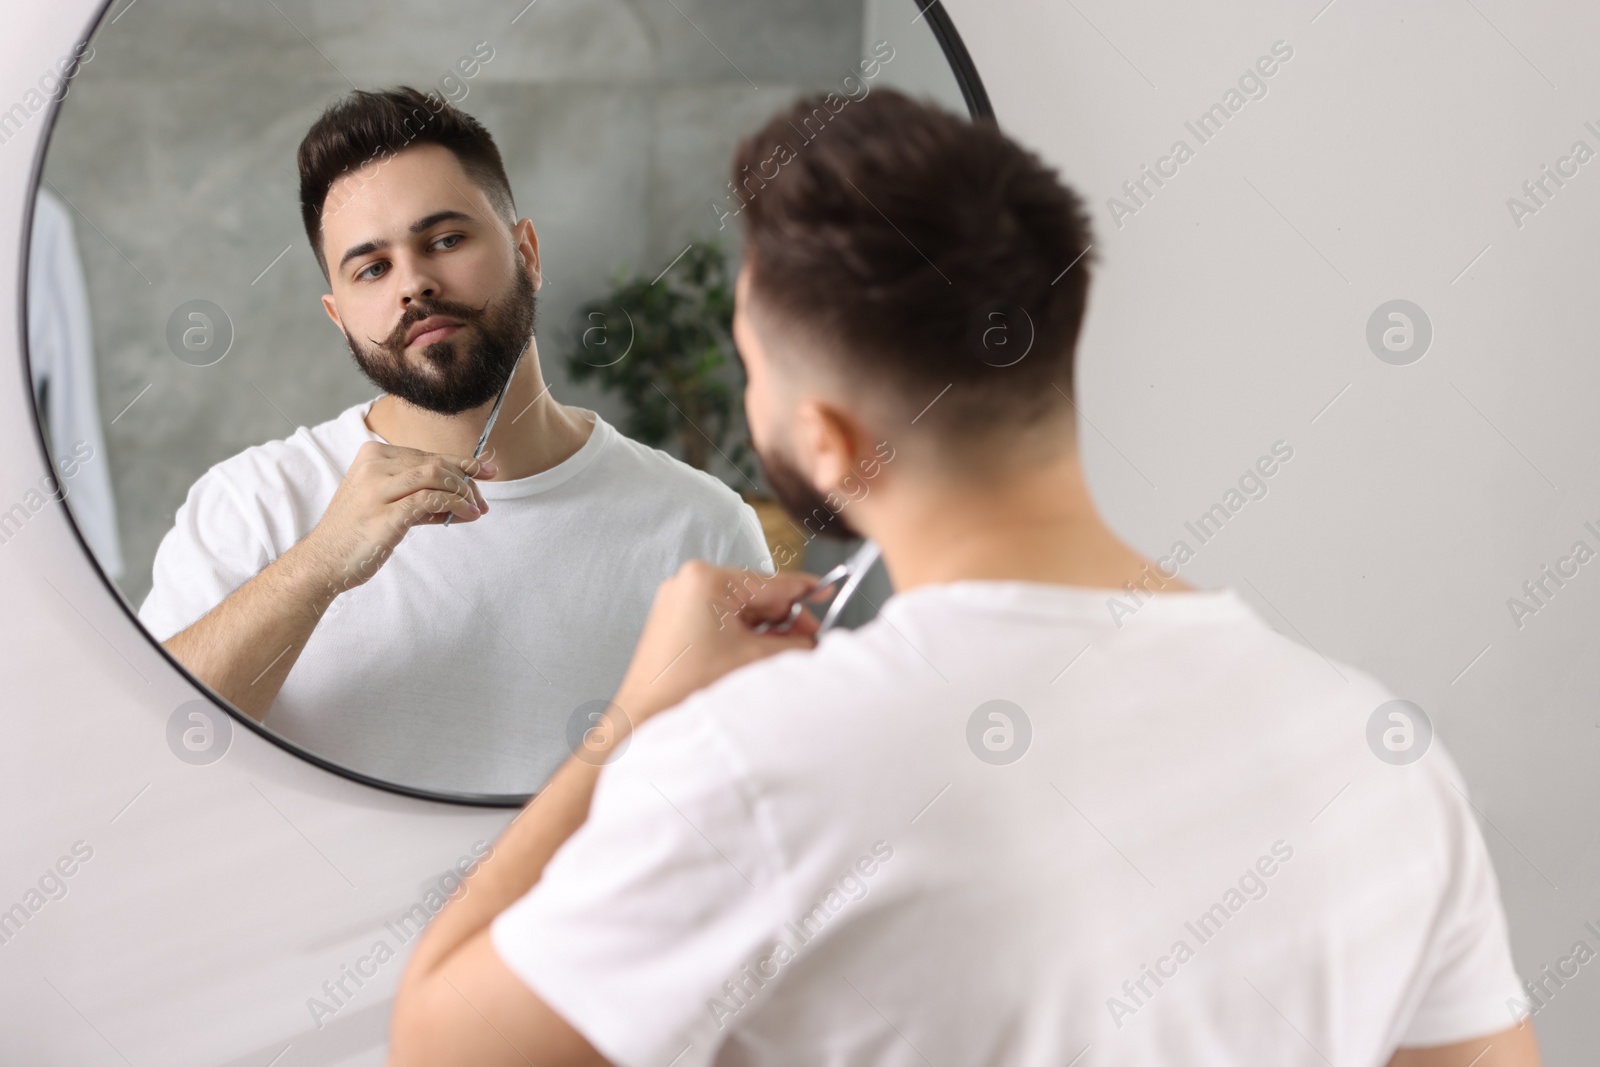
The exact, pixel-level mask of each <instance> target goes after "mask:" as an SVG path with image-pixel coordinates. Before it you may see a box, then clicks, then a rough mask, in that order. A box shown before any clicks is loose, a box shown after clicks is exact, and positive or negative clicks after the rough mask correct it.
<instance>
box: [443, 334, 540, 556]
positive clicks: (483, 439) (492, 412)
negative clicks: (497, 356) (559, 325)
mask: <svg viewBox="0 0 1600 1067" xmlns="http://www.w3.org/2000/svg"><path fill="white" fill-rule="evenodd" d="M522 351H523V352H526V351H528V346H527V345H523V346H522ZM521 362H522V354H521V353H518V355H517V362H516V363H513V364H511V373H510V374H508V375H506V384H504V385H502V386H501V387H500V395H499V396H497V397H496V398H495V401H494V407H492V408H490V409H489V421H488V422H486V423H484V424H483V433H482V434H481V435H480V436H479V437H478V447H477V448H474V449H473V450H472V458H473V459H477V458H478V457H479V456H481V455H483V446H484V445H486V444H488V443H489V431H490V430H493V429H494V420H495V419H498V418H499V417H500V405H501V404H504V403H505V402H506V393H507V392H509V391H510V389H511V379H512V378H514V377H516V374H517V364H518V363H521ZM455 517H456V513H455V512H453V511H452V512H451V513H450V514H448V515H446V516H445V517H444V525H446V526H449V525H450V520H451V519H453V518H455Z"/></svg>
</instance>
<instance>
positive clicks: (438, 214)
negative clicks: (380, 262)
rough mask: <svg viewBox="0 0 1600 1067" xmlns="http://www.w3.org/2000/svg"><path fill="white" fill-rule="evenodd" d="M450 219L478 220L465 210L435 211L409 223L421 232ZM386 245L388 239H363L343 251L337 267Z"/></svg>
mask: <svg viewBox="0 0 1600 1067" xmlns="http://www.w3.org/2000/svg"><path fill="white" fill-rule="evenodd" d="M452 220H460V221H462V222H476V221H478V220H477V219H475V218H473V217H472V216H471V215H468V214H467V213H466V212H465V211H454V210H447V211H435V212H434V213H433V214H432V215H425V216H423V217H422V218H420V219H418V220H417V221H416V222H413V223H412V224H411V232H412V233H422V232H423V231H424V230H429V229H432V228H433V227H435V226H437V225H439V223H441V222H450V221H452ZM388 247H389V242H388V241H363V242H361V243H360V244H358V245H355V246H354V247H352V248H351V249H350V250H349V251H347V252H345V254H344V255H343V256H340V257H339V269H340V270H343V269H344V265H345V264H346V263H348V262H350V261H351V260H352V259H355V258H356V257H357V256H365V255H367V254H369V253H372V252H376V251H378V250H379V249H382V248H388Z"/></svg>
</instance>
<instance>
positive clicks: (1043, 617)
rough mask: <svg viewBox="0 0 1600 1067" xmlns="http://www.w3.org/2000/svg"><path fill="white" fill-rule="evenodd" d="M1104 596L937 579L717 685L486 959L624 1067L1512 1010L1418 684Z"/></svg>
mask: <svg viewBox="0 0 1600 1067" xmlns="http://www.w3.org/2000/svg"><path fill="white" fill-rule="evenodd" d="M1109 592H1110V590H1104V589H1090V588H1084V587H1071V586H1061V585H1047V584H1043V583H1031V582H1004V581H962V582H955V583H950V584H944V585H932V586H923V587H918V588H916V589H913V590H909V591H907V592H903V593H898V594H896V595H894V596H892V597H891V598H889V600H888V601H886V603H885V604H884V607H883V609H882V613H881V614H880V615H879V617H878V618H877V619H875V620H873V621H872V622H869V623H867V624H866V625H865V626H863V627H861V628H859V629H857V630H854V631H839V630H834V631H830V632H829V633H827V634H825V635H824V636H823V637H822V639H821V641H820V644H819V646H818V647H817V648H816V649H815V650H812V651H798V650H791V651H787V652H783V653H780V654H778V655H776V656H774V657H771V658H769V659H766V660H763V661H760V662H757V663H755V664H751V665H749V666H747V667H744V668H741V669H739V670H737V671H734V672H733V673H731V674H728V675H726V676H724V677H723V678H721V679H719V680H718V681H717V682H715V683H713V684H712V685H710V686H708V687H706V688H705V689H703V690H701V691H699V692H698V693H695V694H693V695H692V696H691V697H689V698H688V699H687V700H685V701H684V702H683V703H682V704H680V705H678V706H677V707H675V708H673V709H671V710H669V711H666V712H664V713H662V714H660V715H658V716H657V717H655V718H653V719H651V720H650V721H648V722H646V723H645V724H643V725H642V726H641V727H640V729H639V730H638V731H637V733H636V734H635V735H634V736H633V737H632V738H631V739H630V740H631V744H630V745H629V746H628V747H627V748H626V749H624V750H623V751H622V753H621V754H620V756H618V757H616V758H615V759H614V760H613V762H612V763H611V764H610V765H609V766H607V767H606V768H605V770H604V771H603V772H602V774H601V777H600V781H599V785H598V787H597V789H596V791H595V795H594V800H593V805H592V807H591V809H590V813H589V817H588V820H587V821H586V822H585V823H584V825H583V826H582V827H581V828H579V830H578V831H577V832H576V833H575V834H574V835H573V836H572V838H571V839H570V840H568V841H567V842H566V843H565V844H564V845H563V846H562V848H561V849H560V850H558V851H557V852H556V854H555V855H554V856H553V857H552V858H551V861H550V863H549V865H548V867H547V868H546V870H545V872H544V874H543V877H542V878H541V879H540V880H539V882H538V883H537V884H536V885H535V886H534V887H533V889H532V890H530V891H529V892H528V893H527V894H526V895H525V896H523V897H522V898H521V899H520V900H518V901H516V902H514V903H513V904H512V905H511V906H510V907H509V908H507V909H506V910H505V911H504V912H502V913H501V914H500V915H499V916H497V917H496V918H495V920H494V922H493V924H492V926H491V936H492V940H493V943H494V945H495V947H496V950H497V951H498V953H499V954H500V956H501V957H502V959H504V961H505V962H506V964H507V966H508V967H510V968H511V970H512V971H513V972H514V973H516V974H517V975H518V976H519V977H521V978H522V979H523V980H524V981H525V982H526V983H527V984H528V985H529V987H530V988H532V989H533V990H534V991H535V992H537V993H538V995H539V996H540V997H541V998H543V999H544V1000H545V1001H547V1002H548V1003H549V1004H550V1005H551V1006H552V1007H553V1008H554V1009H555V1010H556V1011H557V1012H558V1013H559V1014H561V1015H562V1016H563V1017H564V1018H565V1019H567V1020H568V1022H569V1023H571V1024H572V1025H573V1026H574V1027H575V1028H576V1029H577V1030H578V1031H579V1032H581V1033H582V1034H584V1035H585V1036H586V1037H587V1038H588V1039H589V1041H590V1042H591V1043H592V1044H594V1046H595V1047H596V1048H598V1049H599V1051H600V1052H601V1053H602V1054H604V1055H605V1056H606V1057H608V1058H609V1059H610V1060H611V1061H613V1062H614V1063H617V1064H619V1065H622V1067H663V1065H665V1064H668V1063H671V1064H673V1065H674V1067H695V1065H702V1064H708V1063H716V1064H719V1065H723V1067H731V1065H735V1064H737V1065H740V1067H753V1065H757V1064H761V1065H772V1064H793V1065H795V1067H801V1065H804V1067H815V1065H818V1064H829V1065H835V1067H843V1065H856V1064H860V1065H867V1064H871V1065H874V1067H927V1065H928V1064H929V1063H937V1064H980V1063H981V1064H1019V1065H1020V1064H1029V1065H1032V1064H1038V1065H1049V1067H1066V1065H1067V1064H1078V1065H1079V1067H1089V1065H1093V1067H1104V1065H1109V1064H1126V1065H1130V1067H1131V1065H1141V1067H1148V1065H1152V1064H1185V1065H1188V1064H1216V1065H1222V1064H1228V1065H1235V1064H1271V1065H1273V1067H1288V1065H1300V1064H1303V1065H1306V1067H1327V1064H1328V1063H1335V1064H1378V1063H1382V1062H1384V1061H1385V1060H1386V1059H1387V1057H1388V1055H1389V1053H1390V1051H1391V1050H1392V1049H1393V1048H1394V1047H1396V1046H1397V1045H1399V1044H1407V1045H1430V1044H1442V1043H1448V1042H1452V1041H1456V1040H1465V1039H1466V1038H1468V1037H1471V1036H1475V1035H1479V1034H1484V1033H1491V1032H1495V1031H1499V1030H1503V1029H1505V1028H1507V1027H1509V1026H1511V1025H1513V1024H1514V1023H1515V1022H1516V1019H1515V1017H1514V1016H1513V1015H1511V1014H1510V1013H1509V1011H1508V1007H1507V998H1508V997H1518V998H1520V997H1521V996H1522V989H1521V986H1520V985H1519V983H1518V981H1517V976H1516V974H1515V972H1514V970H1513V968H1512V963H1511V957H1510V951H1509V947H1508V944H1507V934H1506V926H1505V918H1504V914H1503V911H1502V908H1501V904H1500V900H1499V891H1498V888H1497V884H1496V881H1495V877H1494V872H1493V870H1492V868H1491V866H1490V862H1489V858H1488V855H1487V853H1486V851H1485V847H1484V843H1483V840H1482V837H1481V836H1480V834H1479V831H1478V828H1477V824H1476V823H1475V822H1474V820H1473V815H1472V812H1471V810H1470V809H1469V807H1468V805H1467V803H1466V801H1465V798H1464V797H1463V795H1462V794H1461V793H1459V792H1458V789H1460V788H1462V786H1461V784H1460V780H1459V777H1458V774H1457V771H1456V769H1455V767H1454V765H1453V764H1452V763H1451V761H1450V759H1449V758H1448V756H1447V755H1446V753H1445V750H1444V748H1443V747H1442V746H1441V745H1439V744H1438V742H1437V739H1435V740H1434V742H1433V744H1432V746H1431V748H1430V749H1429V750H1427V751H1426V753H1425V755H1424V756H1423V757H1422V759H1420V760H1419V761H1418V762H1415V763H1413V764H1411V765H1408V766H1393V765H1390V764H1388V763H1385V762H1381V761H1380V760H1379V759H1378V758H1377V757H1376V756H1375V755H1374V754H1373V752H1372V751H1371V750H1369V748H1368V746H1367V741H1366V728H1367V720H1368V718H1369V716H1370V715H1371V714H1372V712H1373V711H1374V709H1376V708H1377V707H1378V706H1379V705H1380V704H1382V703H1384V702H1385V701H1387V700H1389V699H1391V698H1392V695H1391V694H1390V693H1389V692H1388V691H1387V690H1386V689H1385V688H1384V687H1383V686H1382V685H1381V684H1380V683H1378V682H1377V681H1376V680H1375V679H1373V678H1372V677H1371V676H1369V675H1367V674H1365V673H1363V672H1361V671H1359V670H1356V669H1354V668H1351V667H1349V666H1346V665H1342V664H1341V665H1339V666H1338V669H1337V671H1336V670H1335V668H1334V667H1333V666H1330V664H1329V663H1328V661H1326V660H1324V659H1323V658H1322V657H1321V656H1319V655H1317V654H1316V653H1313V652H1311V651H1308V650H1306V649H1305V648H1303V647H1301V646H1300V645H1297V644H1295V643H1293V642H1292V641H1290V640H1288V639H1287V638H1285V637H1283V636H1280V635H1279V634H1277V633H1276V632H1274V631H1273V630H1272V629H1271V628H1269V627H1268V626H1267V625H1266V624H1265V622H1264V621H1263V620H1262V619H1261V618H1260V616H1258V615H1257V614H1256V613H1255V611H1254V610H1253V609H1252V608H1251V607H1250V606H1249V605H1248V604H1247V603H1246V602H1245V601H1244V600H1243V599H1242V598H1240V597H1239V595H1238V594H1237V593H1236V592H1235V591H1234V590H1232V589H1219V590H1206V591H1200V592H1193V593H1182V594H1160V595H1157V596H1156V597H1155V598H1154V599H1153V600H1150V601H1148V602H1147V603H1146V604H1145V606H1143V607H1142V608H1141V609H1140V610H1139V611H1138V613H1137V615H1136V616H1134V617H1133V618H1130V619H1125V620H1124V622H1123V625H1122V626H1121V627H1120V628H1119V627H1118V626H1117V625H1116V624H1115V623H1113V622H1112V621H1111V620H1110V615H1109V612H1108V610H1107V607H1106V597H1107V594H1108V593H1109ZM1341 672H1342V675H1343V676H1342V677H1341ZM991 701H1009V702H1012V705H1014V706H1012V707H1008V706H1006V705H992V704H990V703H989V702H991ZM986 705H987V706H986ZM1016 708H1020V709H1021V714H1020V715H1019V714H1017V712H1016V710H1015V709H1016ZM995 711H1002V712H1006V715H1005V716H1004V718H1002V719H994V718H991V717H990V715H991V713H992V712H995ZM1024 717H1025V718H1026V721H1027V724H1028V726H1027V728H1026V729H1025V728H1024V726H1023V719H1024ZM1007 723H1009V724H1010V725H1009V732H1008V727H1007ZM1027 734H1031V737H1028V736H1026V735H1027ZM1016 752H1021V753H1022V755H1021V757H1020V758H1019V759H1016V761H1015V762H1012V763H1009V764H1001V763H995V762H990V761H989V760H999V759H1001V758H1004V757H1006V756H1009V755H1011V754H1013V753H1016ZM978 753H983V754H984V755H986V756H988V757H989V760H985V759H983V758H980V756H979V755H978ZM1330 802H1331V803H1330ZM1180 946H1182V947H1180ZM1146 967H1148V968H1151V969H1152V970H1148V971H1147V970H1146V969H1145V968H1146ZM1125 982H1126V983H1127V985H1124V983H1125ZM1158 983H1159V984H1158ZM1085 1049H1092V1051H1089V1052H1088V1053H1087V1054H1085ZM1079 1056H1082V1057H1083V1058H1082V1059H1077V1058H1076V1057H1079ZM1324 1057H1325V1058H1326V1059H1324Z"/></svg>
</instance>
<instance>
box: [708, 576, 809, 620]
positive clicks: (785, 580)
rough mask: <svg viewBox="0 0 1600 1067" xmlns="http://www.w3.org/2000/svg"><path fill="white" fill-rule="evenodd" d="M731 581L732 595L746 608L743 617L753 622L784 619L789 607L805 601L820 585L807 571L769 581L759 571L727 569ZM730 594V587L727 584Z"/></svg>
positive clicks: (770, 578) (742, 609)
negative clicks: (802, 599)
mask: <svg viewBox="0 0 1600 1067" xmlns="http://www.w3.org/2000/svg"><path fill="white" fill-rule="evenodd" d="M725 569H726V570H727V572H728V578H727V579H726V580H727V581H731V583H732V587H733V588H732V590H731V591H730V592H729V595H732V596H737V597H738V600H739V602H740V603H741V604H742V607H741V608H740V614H741V615H742V616H743V617H744V618H745V619H747V620H750V621H752V622H762V621H765V620H768V619H781V618H783V617H784V615H785V614H787V613H788V611H789V605H790V604H793V603H794V602H795V601H796V600H799V599H801V598H803V597H805V596H806V595H807V594H808V593H810V592H811V591H812V590H813V589H815V588H816V585H817V576H816V575H815V574H806V573H805V572H804V571H780V572H779V573H777V574H775V575H773V576H771V577H768V576H767V575H764V574H762V573H761V572H759V571H753V570H747V569H744V568H738V567H729V568H725ZM723 588H724V589H725V590H727V588H728V586H727V585H726V584H724V586H723Z"/></svg>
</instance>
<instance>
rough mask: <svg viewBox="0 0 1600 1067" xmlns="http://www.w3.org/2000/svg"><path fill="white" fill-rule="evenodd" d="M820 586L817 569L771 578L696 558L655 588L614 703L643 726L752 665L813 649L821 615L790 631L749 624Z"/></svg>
mask: <svg viewBox="0 0 1600 1067" xmlns="http://www.w3.org/2000/svg"><path fill="white" fill-rule="evenodd" d="M816 584H817V576H816V575H814V574H804V573H791V574H783V573H780V574H777V575H775V576H773V577H771V578H768V577H766V576H764V575H762V574H760V573H759V572H757V571H753V570H748V569H746V568H742V567H718V566H716V565H715V564H711V563H707V562H705V561H703V560H690V561H689V562H688V563H685V564H684V565H683V566H682V567H680V568H678V573H677V574H675V575H673V576H672V577H671V578H668V579H667V580H666V581H665V582H662V583H661V586H660V587H659V588H658V589H657V590H656V597H655V602H654V603H653V604H652V605H651V608H650V616H649V618H648V619H646V620H645V624H644V632H643V633H641V634H640V635H639V643H638V645H637V646H636V647H635V648H634V652H633V661H632V662H631V663H630V664H629V665H628V671H627V674H625V675H624V676H623V679H622V685H621V686H620V687H619V688H618V689H617V695H616V698H615V701H614V703H615V704H617V706H619V707H620V708H621V709H622V711H623V713H624V714H625V715H626V716H627V719H628V724H629V725H631V726H634V727H637V726H638V725H639V724H640V723H641V722H643V721H644V720H645V719H648V718H649V717H650V716H652V715H654V714H656V713H657V712H659V711H661V710H663V709H665V708H670V707H672V706H674V705H676V704H678V703H680V702H681V701H682V700H683V699H684V698H685V697H687V696H688V695H689V694H690V693H693V692H694V691H695V690H697V689H701V688H703V687H705V686H707V685H710V684H711V683H712V682H714V681H716V680H717V679H718V678H721V677H722V676H723V675H724V674H727V673H728V672H729V671H732V670H735V669H737V668H739V667H743V666H744V665H745V664H747V663H754V662H755V661H756V660H759V659H765V658H766V657H767V656H771V655H775V654H777V653H779V652H784V651H787V650H788V649H791V648H815V647H816V644H817V620H816V617H815V616H813V615H811V614H810V613H809V612H806V611H801V612H800V616H799V618H797V619H796V620H795V623H794V626H793V627H792V628H791V629H790V630H789V632H788V633H764V634H758V633H753V632H751V627H753V626H755V625H756V624H757V623H759V622H763V621H771V620H778V619H782V618H784V617H785V616H786V615H787V614H788V611H789V605H790V604H792V603H793V602H794V601H796V600H798V599H800V598H802V597H804V596H806V595H807V594H809V593H810V592H811V591H812V590H813V589H815V588H816Z"/></svg>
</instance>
